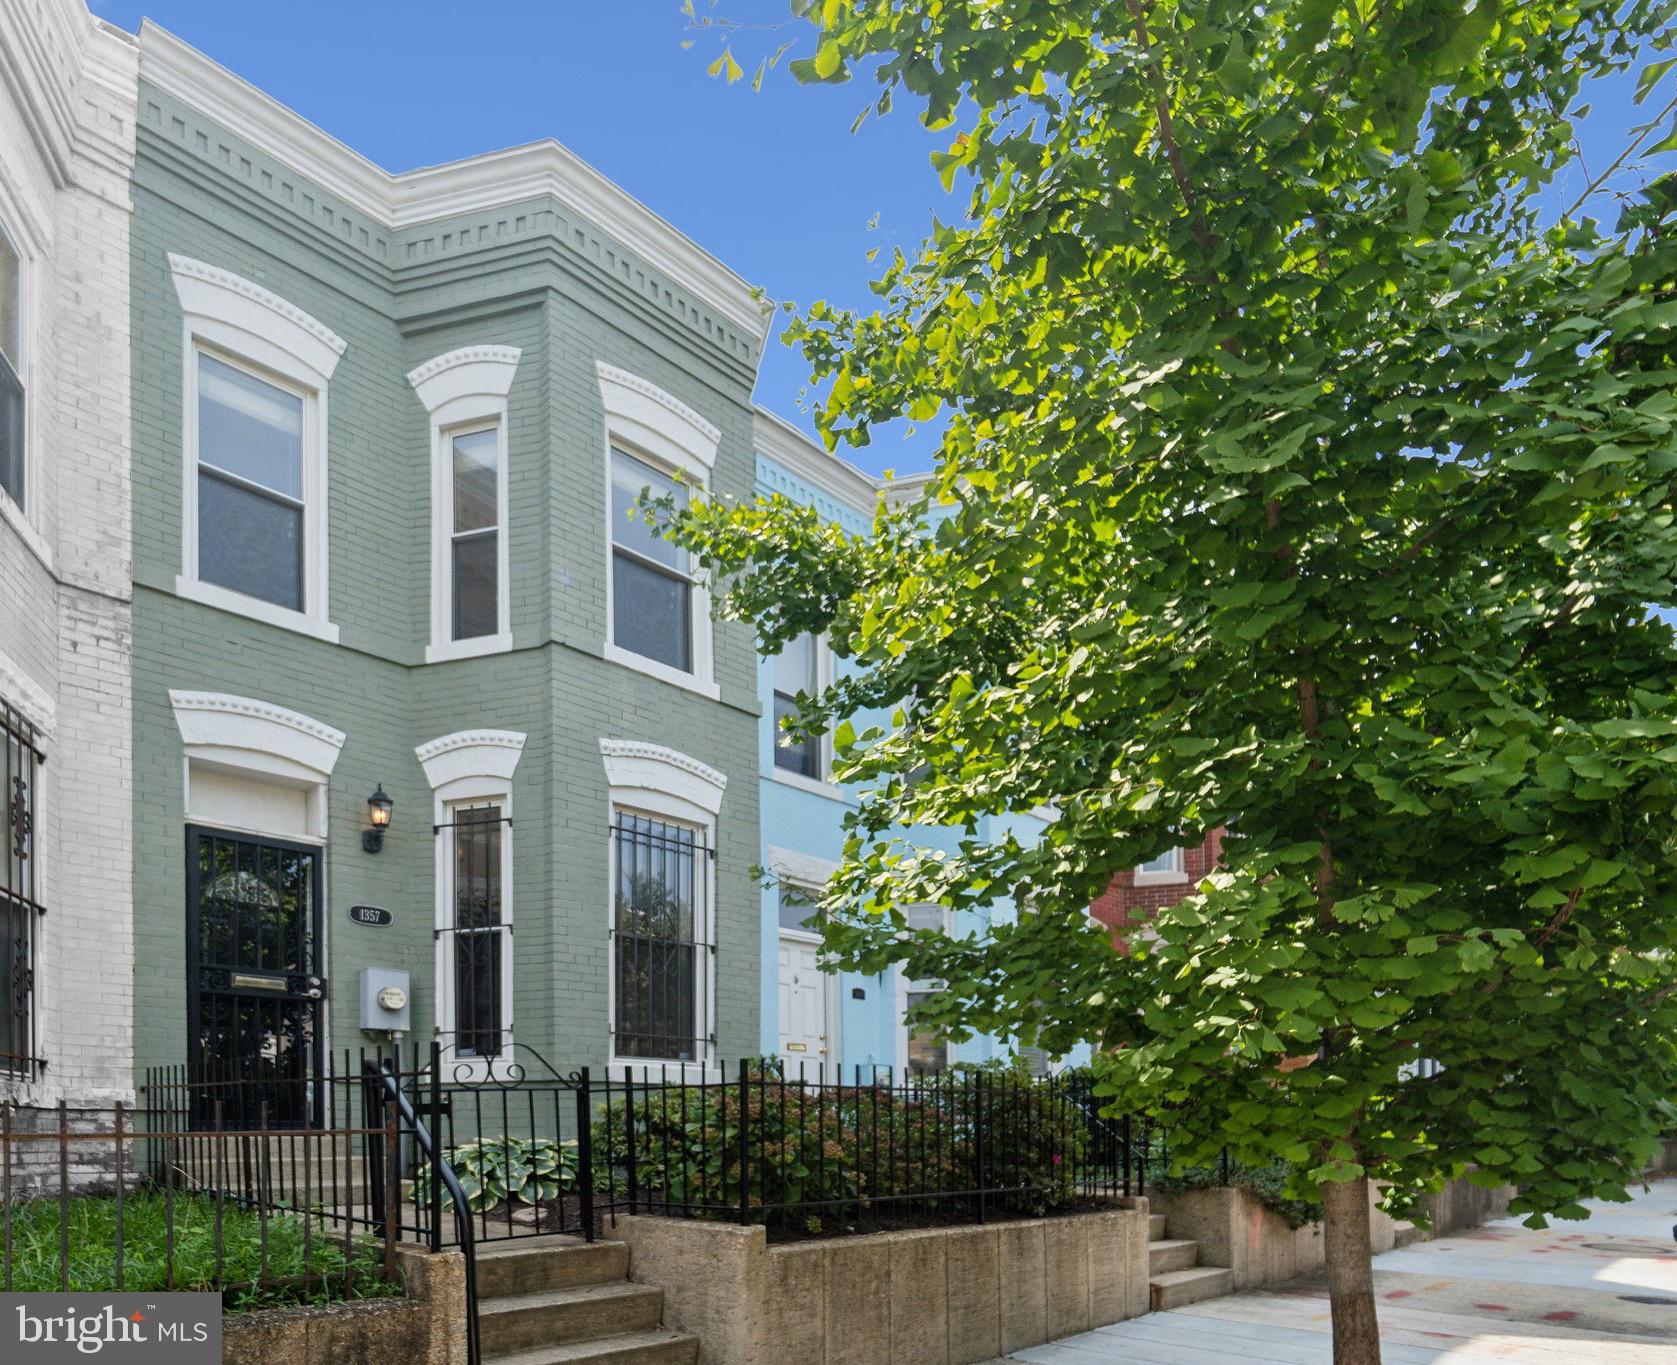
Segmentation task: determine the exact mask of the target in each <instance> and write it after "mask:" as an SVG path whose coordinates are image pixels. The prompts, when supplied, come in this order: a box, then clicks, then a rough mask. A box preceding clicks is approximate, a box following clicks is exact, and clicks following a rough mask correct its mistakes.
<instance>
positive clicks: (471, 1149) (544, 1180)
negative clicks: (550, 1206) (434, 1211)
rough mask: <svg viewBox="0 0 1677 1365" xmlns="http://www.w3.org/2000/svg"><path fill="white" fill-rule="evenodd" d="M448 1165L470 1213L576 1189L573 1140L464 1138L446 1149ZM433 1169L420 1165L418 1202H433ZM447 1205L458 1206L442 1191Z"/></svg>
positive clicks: (417, 1176)
mask: <svg viewBox="0 0 1677 1365" xmlns="http://www.w3.org/2000/svg"><path fill="white" fill-rule="evenodd" d="M445 1156H446V1157H447V1159H448V1164H449V1165H450V1166H452V1167H453V1168H454V1173H455V1175H456V1176H458V1177H459V1179H460V1188H461V1189H462V1190H463V1191H464V1192H465V1195H466V1203H467V1204H468V1205H470V1206H471V1209H472V1212H474V1213H483V1212H484V1211H486V1210H488V1209H495V1208H499V1207H500V1206H501V1205H502V1204H534V1203H536V1202H537V1201H538V1200H543V1199H556V1198H558V1197H559V1196H560V1195H561V1194H567V1193H569V1192H570V1191H571V1190H574V1189H575V1188H576V1184H577V1174H576V1172H577V1155H576V1143H575V1141H568V1142H555V1141H554V1140H553V1139H552V1138H515V1137H490V1138H480V1139H479V1140H478V1141H476V1142H464V1143H461V1144H460V1145H459V1146H457V1147H450V1148H448V1149H447V1151H446V1152H445ZM430 1174H431V1168H430V1167H429V1166H428V1165H422V1166H421V1167H420V1168H419V1170H418V1171H416V1172H415V1174H414V1199H415V1202H416V1203H419V1204H422V1205H423V1204H426V1203H428V1202H429V1201H430V1189H431V1183H430ZM442 1202H443V1208H444V1209H452V1208H453V1207H454V1197H453V1196H452V1195H451V1194H450V1193H449V1192H448V1190H447V1189H446V1188H445V1189H444V1190H443V1197H442Z"/></svg>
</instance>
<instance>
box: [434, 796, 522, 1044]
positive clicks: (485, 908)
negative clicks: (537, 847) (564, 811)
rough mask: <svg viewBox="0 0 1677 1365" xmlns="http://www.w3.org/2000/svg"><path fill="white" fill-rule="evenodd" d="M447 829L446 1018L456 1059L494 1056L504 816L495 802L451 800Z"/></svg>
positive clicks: (502, 969) (502, 968) (501, 1003)
mask: <svg viewBox="0 0 1677 1365" xmlns="http://www.w3.org/2000/svg"><path fill="white" fill-rule="evenodd" d="M450 814H451V815H452V817H453V819H452V823H451V824H449V825H448V826H445V827H444V829H443V830H440V831H439V833H443V834H446V835H448V836H450V842H451V844H452V849H451V851H450V856H449V859H448V863H449V876H450V883H451V885H450V895H449V909H450V910H451V911H452V912H453V923H452V924H451V925H449V926H448V928H447V929H446V930H445V933H446V935H447V936H448V937H449V938H451V939H452V941H453V943H452V949H453V950H452V953H451V954H450V958H449V968H450V970H449V971H448V976H449V978H450V980H449V982H448V985H449V991H450V1000H449V1002H448V1007H447V1008H448V1013H447V1015H446V1017H447V1018H448V1019H449V1020H450V1021H451V1023H452V1026H453V1027H452V1030H451V1031H452V1033H453V1038H454V1053H455V1055H456V1056H457V1057H461V1058H494V1057H499V1056H500V1055H501V1054H502V1052H503V1051H504V1050H505V1044H506V1041H507V1040H506V1038H505V1036H504V1035H505V1033H506V1031H507V1025H508V1014H507V1005H508V999H507V994H506V988H507V974H508V968H509V966H510V962H511V957H510V953H509V951H508V943H507V938H508V934H509V931H510V919H509V916H508V913H507V911H508V906H507V904H506V902H505V899H504V888H505V883H506V867H507V854H508V848H507V820H506V812H505V810H504V809H503V807H502V806H501V805H500V803H499V802H493V801H489V802H473V803H472V804H470V805H461V806H456V807H453V808H452V810H451V811H450Z"/></svg>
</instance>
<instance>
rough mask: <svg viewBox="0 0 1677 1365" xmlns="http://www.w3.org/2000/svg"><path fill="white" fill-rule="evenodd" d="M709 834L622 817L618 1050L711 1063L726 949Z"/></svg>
mask: <svg viewBox="0 0 1677 1365" xmlns="http://www.w3.org/2000/svg"><path fill="white" fill-rule="evenodd" d="M714 856H715V854H714V852H713V850H711V849H710V848H709V847H707V846H706V844H705V843H704V841H703V836H702V834H701V832H700V831H699V830H697V829H694V828H692V827H691V826H688V825H678V824H674V823H671V822H668V821H664V820H656V819H653V818H651V817H650V816H645V815H635V814H632V813H630V812H628V811H618V812H617V813H616V816H615V818H614V823H613V825H612V870H613V877H614V878H615V886H614V888H613V910H612V916H613V917H612V960H613V962H612V970H613V991H614V996H615V1012H614V1017H613V1020H612V1044H613V1051H614V1053H615V1054H616V1055H617V1056H619V1057H645V1058H648V1059H650V1060H655V1061H669V1062H702V1061H704V1060H705V1057H706V1055H707V1052H708V1049H709V1048H710V1047H711V1046H713V1045H714V1043H715V1041H716V1039H715V1036H714V1035H713V1034H712V1032H711V1008H710V999H711V986H712V980H713V977H714V973H715V962H714V958H715V953H716V947H715V945H714V944H713V943H712V942H710V940H709V936H710V933H711V927H712V926H711V922H710V884H711V860H712V859H713V858H714Z"/></svg>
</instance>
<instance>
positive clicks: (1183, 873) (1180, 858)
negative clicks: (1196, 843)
mask: <svg viewBox="0 0 1677 1365" xmlns="http://www.w3.org/2000/svg"><path fill="white" fill-rule="evenodd" d="M1170 851H1171V852H1172V853H1174V854H1175V855H1176V866H1175V867H1173V868H1166V869H1164V870H1163V871H1159V872H1147V871H1144V870H1143V869H1142V868H1139V867H1138V868H1136V870H1135V884H1136V885H1137V886H1179V885H1181V884H1182V883H1184V882H1186V881H1187V880H1188V872H1187V851H1186V850H1185V849H1181V848H1175V849H1171V850H1170Z"/></svg>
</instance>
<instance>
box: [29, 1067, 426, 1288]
mask: <svg viewBox="0 0 1677 1365" xmlns="http://www.w3.org/2000/svg"><path fill="white" fill-rule="evenodd" d="M145 1099H146V1103H144V1104H142V1105H140V1106H128V1105H124V1104H120V1103H119V1104H115V1105H113V1106H111V1107H110V1108H108V1109H103V1108H101V1109H88V1108H75V1109H73V1108H71V1107H70V1106H69V1105H67V1104H60V1105H59V1107H58V1109H57V1111H56V1113H55V1114H52V1115H51V1119H52V1121H50V1122H47V1123H42V1122H40V1121H39V1120H40V1118H41V1114H40V1111H29V1118H30V1121H29V1122H27V1123H25V1122H24V1121H23V1120H24V1117H25V1116H24V1113H23V1111H19V1110H14V1109H12V1108H5V1107H0V1246H3V1252H4V1254H3V1257H0V1283H3V1286H4V1288H5V1290H6V1291H7V1292H23V1291H42V1290H45V1291H53V1290H57V1291H104V1290H110V1291H121V1290H133V1291H139V1290H147V1289H156V1290H177V1289H178V1290H219V1291H220V1292H221V1293H222V1294H223V1295H224V1297H225V1298H226V1299H227V1300H228V1302H229V1303H230V1304H232V1305H234V1306H239V1307H254V1306H260V1305H265V1304H271V1303H288V1302H310V1301H320V1300H330V1299H339V1298H360V1297H369V1296H375V1295H380V1294H386V1293H394V1292H397V1289H398V1288H399V1285H398V1276H397V1267H396V1256H395V1248H396V1242H397V1238H398V1225H399V1220H398V1219H397V1218H396V1216H395V1213H394V1209H393V1207H392V1205H391V1203H390V1202H386V1204H385V1205H384V1206H383V1208H382V1209H379V1210H373V1209H371V1208H369V1207H367V1206H366V1202H365V1200H364V1199H363V1200H362V1202H361V1203H360V1204H357V1202H356V1195H355V1193H354V1191H353V1184H354V1180H355V1177H354V1175H352V1174H350V1172H353V1171H355V1170H357V1169H362V1168H364V1164H365V1160H366V1153H368V1152H370V1151H376V1152H380V1153H382V1154H383V1155H384V1158H385V1159H387V1160H394V1159H395V1153H396V1151H397V1149H398V1147H399V1143H400V1121H399V1117H398V1114H397V1109H396V1106H395V1105H394V1104H387V1105H382V1106H379V1107H378V1109H377V1110H376V1111H375V1112H374V1113H371V1114H369V1115H367V1116H366V1118H362V1117H361V1116H360V1115H357V1116H356V1117H355V1118H354V1119H353V1120H351V1121H348V1122H345V1123H342V1124H339V1125H337V1126H334V1127H332V1128H330V1129H322V1130H307V1131H305V1130H299V1129H295V1128H276V1127H269V1126H267V1125H266V1124H261V1125H258V1126H254V1127H247V1128H242V1129H237V1130H231V1129H214V1128H210V1129H206V1128H203V1127H200V1126H196V1125H194V1124H192V1123H189V1122H183V1121H182V1120H183V1119H186V1118H187V1117H188V1116H189V1115H190V1113H191V1112H192V1097H191V1096H190V1095H187V1094H180V1095H175V1094H173V1093H171V1094H170V1095H169V1096H168V1099H167V1101H162V1100H160V1098H159V1096H158V1095H156V1094H151V1095H147V1096H146V1097H145ZM340 1173H342V1181H343V1183H342V1184H341V1185H340V1184H339V1183H338V1180H339V1176H340ZM394 1195H395V1189H394V1187H392V1189H391V1190H389V1191H388V1192H387V1194H386V1198H387V1201H388V1200H391V1199H393V1198H394Z"/></svg>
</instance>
